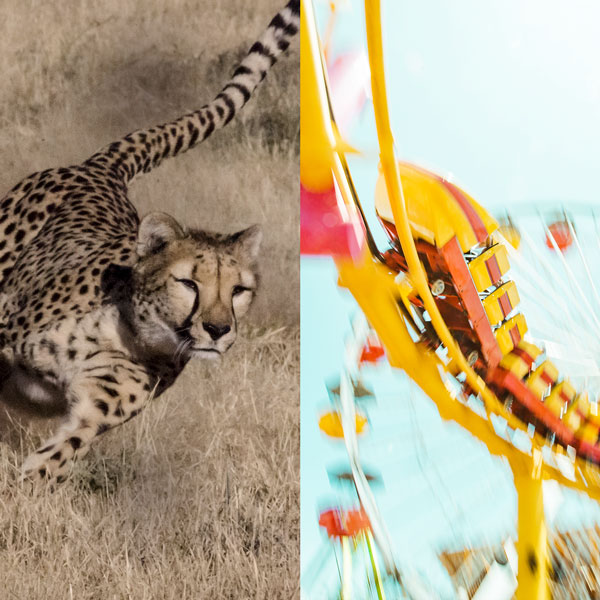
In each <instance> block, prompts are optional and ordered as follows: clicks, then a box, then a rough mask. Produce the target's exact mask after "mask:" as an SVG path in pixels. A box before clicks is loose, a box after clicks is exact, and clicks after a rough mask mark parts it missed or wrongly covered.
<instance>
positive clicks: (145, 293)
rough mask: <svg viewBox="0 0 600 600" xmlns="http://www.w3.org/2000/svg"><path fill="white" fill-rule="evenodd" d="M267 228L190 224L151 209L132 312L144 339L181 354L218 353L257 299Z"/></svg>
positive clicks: (140, 243)
mask: <svg viewBox="0 0 600 600" xmlns="http://www.w3.org/2000/svg"><path fill="white" fill-rule="evenodd" d="M260 240H261V232H260V229H259V228H258V226H253V227H250V228H248V229H245V230H243V231H239V232H237V233H234V234H232V235H222V234H214V233H208V232H205V231H197V230H193V229H190V230H187V231H184V229H183V228H182V227H181V226H180V225H179V224H178V223H177V222H176V221H175V219H173V218H172V217H170V216H169V215H166V214H164V213H151V214H149V215H148V216H146V217H145V218H144V219H143V220H142V222H141V224H140V228H139V233H138V240H137V254H138V262H137V264H136V265H135V266H134V268H133V302H132V306H133V312H134V314H133V318H134V320H135V325H136V327H135V329H136V332H137V333H138V335H139V336H140V338H141V340H140V341H141V342H142V343H143V344H145V345H147V346H150V348H151V349H153V350H159V351H163V352H167V353H169V352H173V353H174V354H175V355H179V356H185V357H191V356H199V357H206V358H215V357H218V356H220V355H221V354H223V353H224V352H225V351H226V350H228V349H229V347H230V346H231V345H232V344H233V342H234V341H235V339H236V336H237V325H238V320H239V319H240V318H241V317H242V316H243V315H244V314H245V313H246V312H247V311H248V308H249V307H250V304H251V303H252V300H253V298H254V294H255V291H256V286H257V283H258V275H257V273H256V258H257V254H258V250H259V246H260Z"/></svg>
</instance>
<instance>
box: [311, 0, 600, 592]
mask: <svg viewBox="0 0 600 600" xmlns="http://www.w3.org/2000/svg"><path fill="white" fill-rule="evenodd" d="M365 15H366V24H367V45H368V55H369V66H370V74H371V75H370V76H371V92H372V99H373V108H374V113H375V121H376V126H377V135H378V141H379V151H380V176H379V179H378V181H377V185H376V189H375V210H376V213H377V216H378V218H379V221H380V223H381V225H382V226H383V228H384V229H385V232H386V233H387V235H388V238H389V241H390V247H389V249H388V250H386V251H384V252H382V251H380V250H379V248H378V247H377V245H376V243H375V242H374V240H373V237H372V235H371V232H370V229H369V225H368V224H367V221H366V219H365V215H364V212H363V209H362V206H361V202H360V200H359V198H358V196H357V193H356V190H355V188H354V185H353V182H352V178H351V175H350V169H349V167H348V163H347V159H346V153H347V152H348V151H349V150H350V148H349V146H348V145H347V144H345V143H344V141H343V140H342V137H341V135H340V131H339V129H338V126H337V124H336V120H335V114H334V112H333V107H332V102H331V99H330V90H329V82H328V75H327V67H326V61H325V58H324V55H323V52H322V49H321V43H320V39H319V36H318V33H317V28H316V25H315V19H314V15H313V9H312V4H311V2H310V0H307V1H305V2H303V6H302V28H301V36H302V38H301V52H302V61H301V112H302V120H301V139H302V145H301V185H302V216H301V223H302V238H301V239H302V241H301V244H302V252H303V254H312V255H323V254H325V255H330V256H332V257H333V258H334V260H335V264H336V267H337V270H338V273H339V281H338V283H339V285H340V286H342V287H345V288H347V289H348V290H349V291H350V292H351V293H352V295H353V296H354V298H355V300H356V301H357V303H358V305H359V306H360V308H361V310H362V313H363V314H364V318H358V319H356V320H355V322H354V323H353V339H352V340H351V341H350V342H349V343H348V345H347V347H346V355H345V357H344V368H343V369H342V375H341V377H340V381H339V385H338V386H337V387H336V388H335V389H331V390H330V397H331V399H332V404H333V408H332V410H331V411H330V412H329V413H327V414H325V415H322V416H321V419H320V421H319V427H320V428H321V430H322V431H323V432H324V433H325V434H326V435H328V436H330V437H333V438H336V437H337V438H340V439H343V440H344V443H345V446H346V450H347V453H348V457H349V461H350V470H349V471H348V472H347V473H340V474H338V477H339V478H342V479H346V480H349V481H351V482H352V483H353V484H354V487H355V489H356V493H357V497H358V506H357V507H354V508H352V509H347V510H346V509H344V508H342V507H336V508H331V509H328V510H327V511H324V512H322V513H321V515H320V517H319V524H320V525H321V527H322V528H323V530H324V531H325V532H326V533H327V535H328V536H329V538H330V539H332V540H333V541H334V542H335V543H336V544H337V545H338V546H339V548H340V549H341V554H342V557H343V560H342V566H341V567H340V579H341V584H340V596H341V598H342V599H343V600H349V599H350V598H353V597H362V596H355V595H354V594H353V589H352V575H351V573H352V563H353V557H355V555H356V552H357V549H358V548H359V547H361V548H363V549H364V556H365V557H366V558H365V560H364V561H363V563H364V564H366V565H367V568H368V575H367V578H368V580H369V585H368V586H367V587H368V589H369V590H370V592H369V593H370V594H371V596H370V597H374V598H380V599H381V598H384V597H386V591H385V586H384V585H383V583H382V581H383V579H384V578H390V577H391V578H395V579H396V580H397V581H399V582H401V579H402V568H401V567H402V566H401V565H398V564H396V561H395V558H394V555H393V551H392V550H391V546H392V544H391V543H390V540H389V534H388V532H387V529H386V526H385V523H384V522H383V520H382V518H381V516H380V514H379V512H378V508H377V503H376V500H375V496H374V495H373V493H372V491H371V488H370V484H371V481H372V479H373V476H371V475H370V474H369V473H367V472H366V471H365V470H364V469H363V466H362V465H361V463H360V460H359V454H358V438H359V437H360V436H361V435H362V434H363V433H364V431H365V426H366V421H367V419H366V417H365V416H364V414H363V412H362V411H361V409H360V397H361V395H368V393H369V391H368V389H366V388H365V387H364V385H363V383H362V381H361V379H360V370H361V367H362V365H364V364H365V363H375V362H377V361H378V360H381V359H382V357H383V355H384V354H385V358H386V359H387V360H388V361H389V363H390V365H392V366H393V367H396V368H398V369H401V370H403V371H404V372H406V373H407V375H408V376H409V377H410V378H411V379H412V380H413V381H414V382H415V383H416V384H417V385H418V386H419V387H420V388H421V389H422V390H423V391H424V392H425V393H426V394H427V396H429V398H431V399H432V400H433V401H434V402H435V404H436V405H437V409H438V411H439V413H440V415H441V417H442V418H443V419H445V420H448V421H454V422H456V423H458V424H459V425H460V426H461V427H463V428H464V429H465V430H467V431H468V432H470V433H471V434H472V435H473V436H475V437H476V438H477V439H479V440H481V441H482V442H483V443H484V444H485V445H486V447H487V449H488V451H489V452H490V453H491V454H492V455H496V456H502V457H504V458H505V459H507V461H508V463H509V464H510V467H511V469H512V472H513V475H514V485H515V488H516V491H517V496H518V524H517V537H518V540H517V545H516V548H517V554H518V577H517V580H518V588H517V590H516V597H517V598H518V600H543V599H547V598H550V575H551V570H552V568H551V550H550V545H549V541H548V534H547V529H546V524H545V518H544V504H543V489H542V488H543V486H542V482H543V481H544V480H555V481H556V482H558V483H560V484H561V485H563V486H566V487H569V488H573V489H576V490H580V491H582V492H584V493H585V494H587V495H588V496H589V497H590V498H592V499H594V500H599V499H600V443H599V435H600V415H599V414H598V409H597V403H596V398H597V392H598V390H595V389H585V387H584V384H585V379H581V380H576V379H575V378H571V379H568V378H567V376H566V373H563V372H561V371H560V370H559V368H558V367H559V366H560V365H555V364H554V362H553V361H551V360H550V358H549V357H548V354H549V353H548V352H547V350H546V348H544V347H541V346H538V345H536V344H535V343H533V342H532V341H531V340H530V338H529V337H528V333H527V332H528V322H527V315H526V314H524V312H521V310H520V305H521V304H522V303H521V298H520V291H519V289H518V287H517V284H516V283H515V281H513V280H512V279H511V278H510V267H511V265H510V262H509V261H516V262H518V261H519V260H520V259H519V253H518V251H517V248H519V245H520V243H521V232H520V231H519V230H518V229H517V227H516V226H515V225H514V224H513V223H512V222H511V221H510V220H507V221H506V222H505V223H503V224H501V225H499V223H498V222H497V221H496V220H495V219H494V218H493V217H492V216H491V215H490V214H489V213H488V212H487V211H486V210H485V209H484V208H483V207H482V206H480V205H479V204H478V203H477V202H476V201H475V200H474V199H473V198H472V197H471V196H469V195H468V194H467V193H466V192H465V191H463V190H462V189H460V188H459V187H458V186H456V185H454V184H453V183H451V182H449V181H447V180H446V179H444V178H443V177H440V176H438V175H436V174H434V173H431V172H429V171H427V170H425V169H423V168H421V167H419V166H416V165H412V164H408V163H406V162H402V161H399V160H398V159H397V158H396V156H395V153H394V145H393V138H392V133H391V128H390V121H389V113H388V104H387V96H386V83H385V77H384V68H383V50H382V38H381V15H380V2H379V0H365ZM543 231H544V235H545V237H544V242H545V245H546V246H547V249H545V248H544V250H545V251H547V252H552V253H554V254H555V256H557V257H558V259H559V261H563V262H564V255H565V254H566V253H567V252H576V251H577V252H579V253H581V252H582V250H581V247H580V243H579V239H578V236H577V232H576V230H575V227H574V225H573V220H572V219H571V218H570V217H568V216H567V215H560V216H559V217H558V218H556V219H555V220H554V222H552V223H550V224H548V225H546V224H545V223H544V224H543ZM582 259H583V256H582ZM583 265H584V267H585V268H584V271H586V270H587V265H586V262H585V260H583ZM570 273H571V276H572V279H573V280H572V281H571V284H572V285H571V288H572V290H571V293H574V294H575V295H577V294H578V292H581V294H580V296H578V300H577V301H578V302H580V303H581V302H583V303H585V302H586V300H585V298H586V294H585V293H583V291H582V290H581V288H580V286H579V284H578V283H577V279H578V274H577V275H576V274H574V273H573V272H572V270H571V271H570ZM587 276H589V284H590V286H591V288H592V289H593V292H594V294H595V295H596V296H597V292H596V289H595V284H594V281H593V277H591V276H590V273H589V270H587ZM584 277H585V274H584ZM532 278H533V279H532V280H531V281H530V282H529V283H530V284H531V285H535V280H534V278H535V274H533V275H532ZM573 290H574V292H573ZM550 303H554V299H551V300H550ZM556 304H557V306H559V304H560V300H559V299H556ZM559 308H560V306H559ZM590 314H593V311H592V313H590ZM565 318H567V317H565ZM573 326H574V327H576V326H581V325H580V324H576V323H574V324H573ZM596 551H597V548H596ZM354 560H356V559H354ZM515 571H517V569H516V565H515ZM361 593H364V591H363V592H361ZM388 597H389V596H388ZM465 597H471V596H470V595H467V596H465Z"/></svg>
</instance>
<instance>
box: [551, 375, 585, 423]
mask: <svg viewBox="0 0 600 600" xmlns="http://www.w3.org/2000/svg"><path fill="white" fill-rule="evenodd" d="M576 393H577V392H576V390H575V388H574V387H573V386H572V385H571V384H570V383H569V382H568V381H566V380H565V381H561V382H560V383H557V384H556V385H554V386H552V390H551V391H550V394H549V396H548V397H547V398H546V399H545V400H544V404H545V405H546V406H547V407H548V408H549V409H550V410H551V411H552V412H553V413H554V414H555V415H556V416H557V417H560V416H561V415H562V414H563V413H564V412H565V409H566V407H567V406H568V405H569V404H570V403H571V402H572V401H573V398H575V394H576Z"/></svg>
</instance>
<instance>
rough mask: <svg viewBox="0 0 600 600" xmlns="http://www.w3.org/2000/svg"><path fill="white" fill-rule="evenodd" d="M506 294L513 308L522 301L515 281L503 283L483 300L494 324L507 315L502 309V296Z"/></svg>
mask: <svg viewBox="0 0 600 600" xmlns="http://www.w3.org/2000/svg"><path fill="white" fill-rule="evenodd" d="M505 294H506V296H507V298H508V301H509V302H510V305H511V307H512V308H515V307H516V306H517V304H519V302H520V301H521V300H520V298H519V292H518V291H517V286H516V284H515V282H514V281H507V282H506V283H504V284H502V285H501V286H500V287H499V288H498V289H497V290H496V291H494V292H492V293H491V294H490V295H489V296H487V297H486V298H484V299H483V301H482V304H483V309H484V310H485V314H486V315H487V318H488V321H489V322H490V325H492V326H494V325H498V323H501V322H502V321H503V320H504V317H505V316H506V315H505V314H504V311H503V310H502V305H501V304H500V298H502V296H504V295H505Z"/></svg>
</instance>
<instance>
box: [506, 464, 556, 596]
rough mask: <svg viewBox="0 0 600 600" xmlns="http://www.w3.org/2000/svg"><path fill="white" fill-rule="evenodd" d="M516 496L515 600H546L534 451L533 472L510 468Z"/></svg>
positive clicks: (539, 467) (538, 473) (539, 474)
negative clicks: (516, 563) (517, 558)
mask: <svg viewBox="0 0 600 600" xmlns="http://www.w3.org/2000/svg"><path fill="white" fill-rule="evenodd" d="M513 475H514V480H515V487H516V489H517V497H518V517H517V536H518V540H517V553H518V555H519V573H518V575H517V583H518V588H517V595H516V599H517V600H550V588H549V586H548V563H549V552H548V532H547V530H546V522H545V519H544V498H543V485H542V483H543V482H542V456H541V453H537V454H536V455H535V457H534V460H533V471H532V470H524V469H522V468H513Z"/></svg>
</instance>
